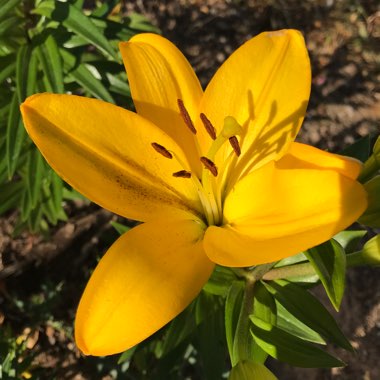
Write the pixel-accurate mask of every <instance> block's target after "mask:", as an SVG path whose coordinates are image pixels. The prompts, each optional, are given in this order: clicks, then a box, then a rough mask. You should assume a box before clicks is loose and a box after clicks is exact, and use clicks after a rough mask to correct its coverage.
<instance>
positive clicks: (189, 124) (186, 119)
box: [177, 99, 197, 135]
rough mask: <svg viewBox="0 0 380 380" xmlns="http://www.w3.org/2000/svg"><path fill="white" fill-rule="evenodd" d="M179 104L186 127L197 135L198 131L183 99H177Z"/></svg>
mask: <svg viewBox="0 0 380 380" xmlns="http://www.w3.org/2000/svg"><path fill="white" fill-rule="evenodd" d="M177 104H178V108H179V112H180V114H181V117H182V119H183V121H184V122H185V124H186V126H187V127H188V128H189V129H190V131H191V132H192V133H194V135H195V134H196V133H197V130H196V129H195V127H194V124H193V122H192V120H191V117H190V115H189V113H188V112H187V109H186V107H185V105H184V103H183V101H182V100H181V99H177Z"/></svg>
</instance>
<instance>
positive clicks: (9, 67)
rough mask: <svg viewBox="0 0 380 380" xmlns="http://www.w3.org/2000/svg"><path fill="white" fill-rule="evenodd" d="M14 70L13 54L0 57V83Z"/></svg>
mask: <svg viewBox="0 0 380 380" xmlns="http://www.w3.org/2000/svg"><path fill="white" fill-rule="evenodd" d="M15 70H16V62H15V56H14V55H13V54H10V55H7V56H5V57H0V84H1V83H2V82H4V81H5V80H6V79H8V78H9V77H11V76H12V74H13V73H14V72H15Z"/></svg>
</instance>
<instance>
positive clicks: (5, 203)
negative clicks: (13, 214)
mask: <svg viewBox="0 0 380 380" xmlns="http://www.w3.org/2000/svg"><path fill="white" fill-rule="evenodd" d="M23 190H24V183H23V182H22V181H17V182H9V183H5V184H1V185H0V215H2V214H4V213H5V212H6V211H8V210H10V209H12V208H16V207H18V206H19V204H20V199H21V196H22V193H23Z"/></svg>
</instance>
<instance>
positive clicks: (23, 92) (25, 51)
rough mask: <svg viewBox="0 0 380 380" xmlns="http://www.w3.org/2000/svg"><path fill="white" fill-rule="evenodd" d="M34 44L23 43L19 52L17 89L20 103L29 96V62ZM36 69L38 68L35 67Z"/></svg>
mask: <svg viewBox="0 0 380 380" xmlns="http://www.w3.org/2000/svg"><path fill="white" fill-rule="evenodd" d="M32 51H33V49H32V46H31V45H22V46H21V47H20V49H19V50H18V52H17V60H16V90H17V95H18V101H19V103H22V102H23V101H24V100H25V98H26V97H27V95H28V94H27V86H28V73H29V63H30V62H31V56H32ZM35 71H36V68H35Z"/></svg>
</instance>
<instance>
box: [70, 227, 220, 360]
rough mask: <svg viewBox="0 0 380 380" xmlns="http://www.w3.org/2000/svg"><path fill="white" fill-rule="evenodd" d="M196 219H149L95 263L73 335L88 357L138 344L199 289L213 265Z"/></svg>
mask: <svg viewBox="0 0 380 380" xmlns="http://www.w3.org/2000/svg"><path fill="white" fill-rule="evenodd" d="M203 233H204V226H203V225H202V224H201V223H200V222H199V221H196V220H180V221H178V220H175V221H171V222H169V223H168V222H167V221H165V220H160V221H155V222H148V223H145V224H142V225H139V226H138V227H136V228H133V229H132V230H131V231H129V232H127V233H126V234H124V235H123V236H121V237H120V238H119V239H118V240H117V241H116V242H115V243H114V244H113V245H112V247H111V248H110V249H109V250H108V252H107V253H106V254H105V256H104V257H103V258H102V259H101V261H100V262H99V264H98V266H97V268H96V269H95V272H94V273H93V274H92V276H91V278H90V281H89V282H88V284H87V287H86V289H85V291H84V294H83V296H82V299H81V301H80V304H79V308H78V312H77V317H76V323H75V337H76V342H77V345H78V347H79V348H80V349H81V350H82V351H83V352H84V353H85V354H87V355H97V356H98V355H99V356H102V355H110V354H115V353H119V352H122V351H124V350H126V349H128V348H130V347H132V346H134V345H135V344H137V343H139V342H141V341H142V340H144V339H145V338H147V337H148V336H150V335H151V334H153V333H154V332H155V331H157V330H158V329H160V328H161V327H162V326H164V325H165V324H166V323H167V322H169V321H170V320H171V319H173V318H174V317H175V316H176V315H177V314H179V313H180V312H181V311H182V310H183V309H184V308H185V307H186V306H187V305H188V304H189V303H190V302H191V301H192V300H193V299H194V298H195V297H196V296H197V294H198V293H199V292H200V290H201V288H202V287H203V285H204V284H205V283H206V281H207V280H208V278H209V277H210V275H211V273H212V270H213V268H214V264H213V263H212V262H211V261H210V260H209V259H208V258H207V256H206V255H205V253H204V250H203V247H202V241H201V239H202V237H203Z"/></svg>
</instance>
